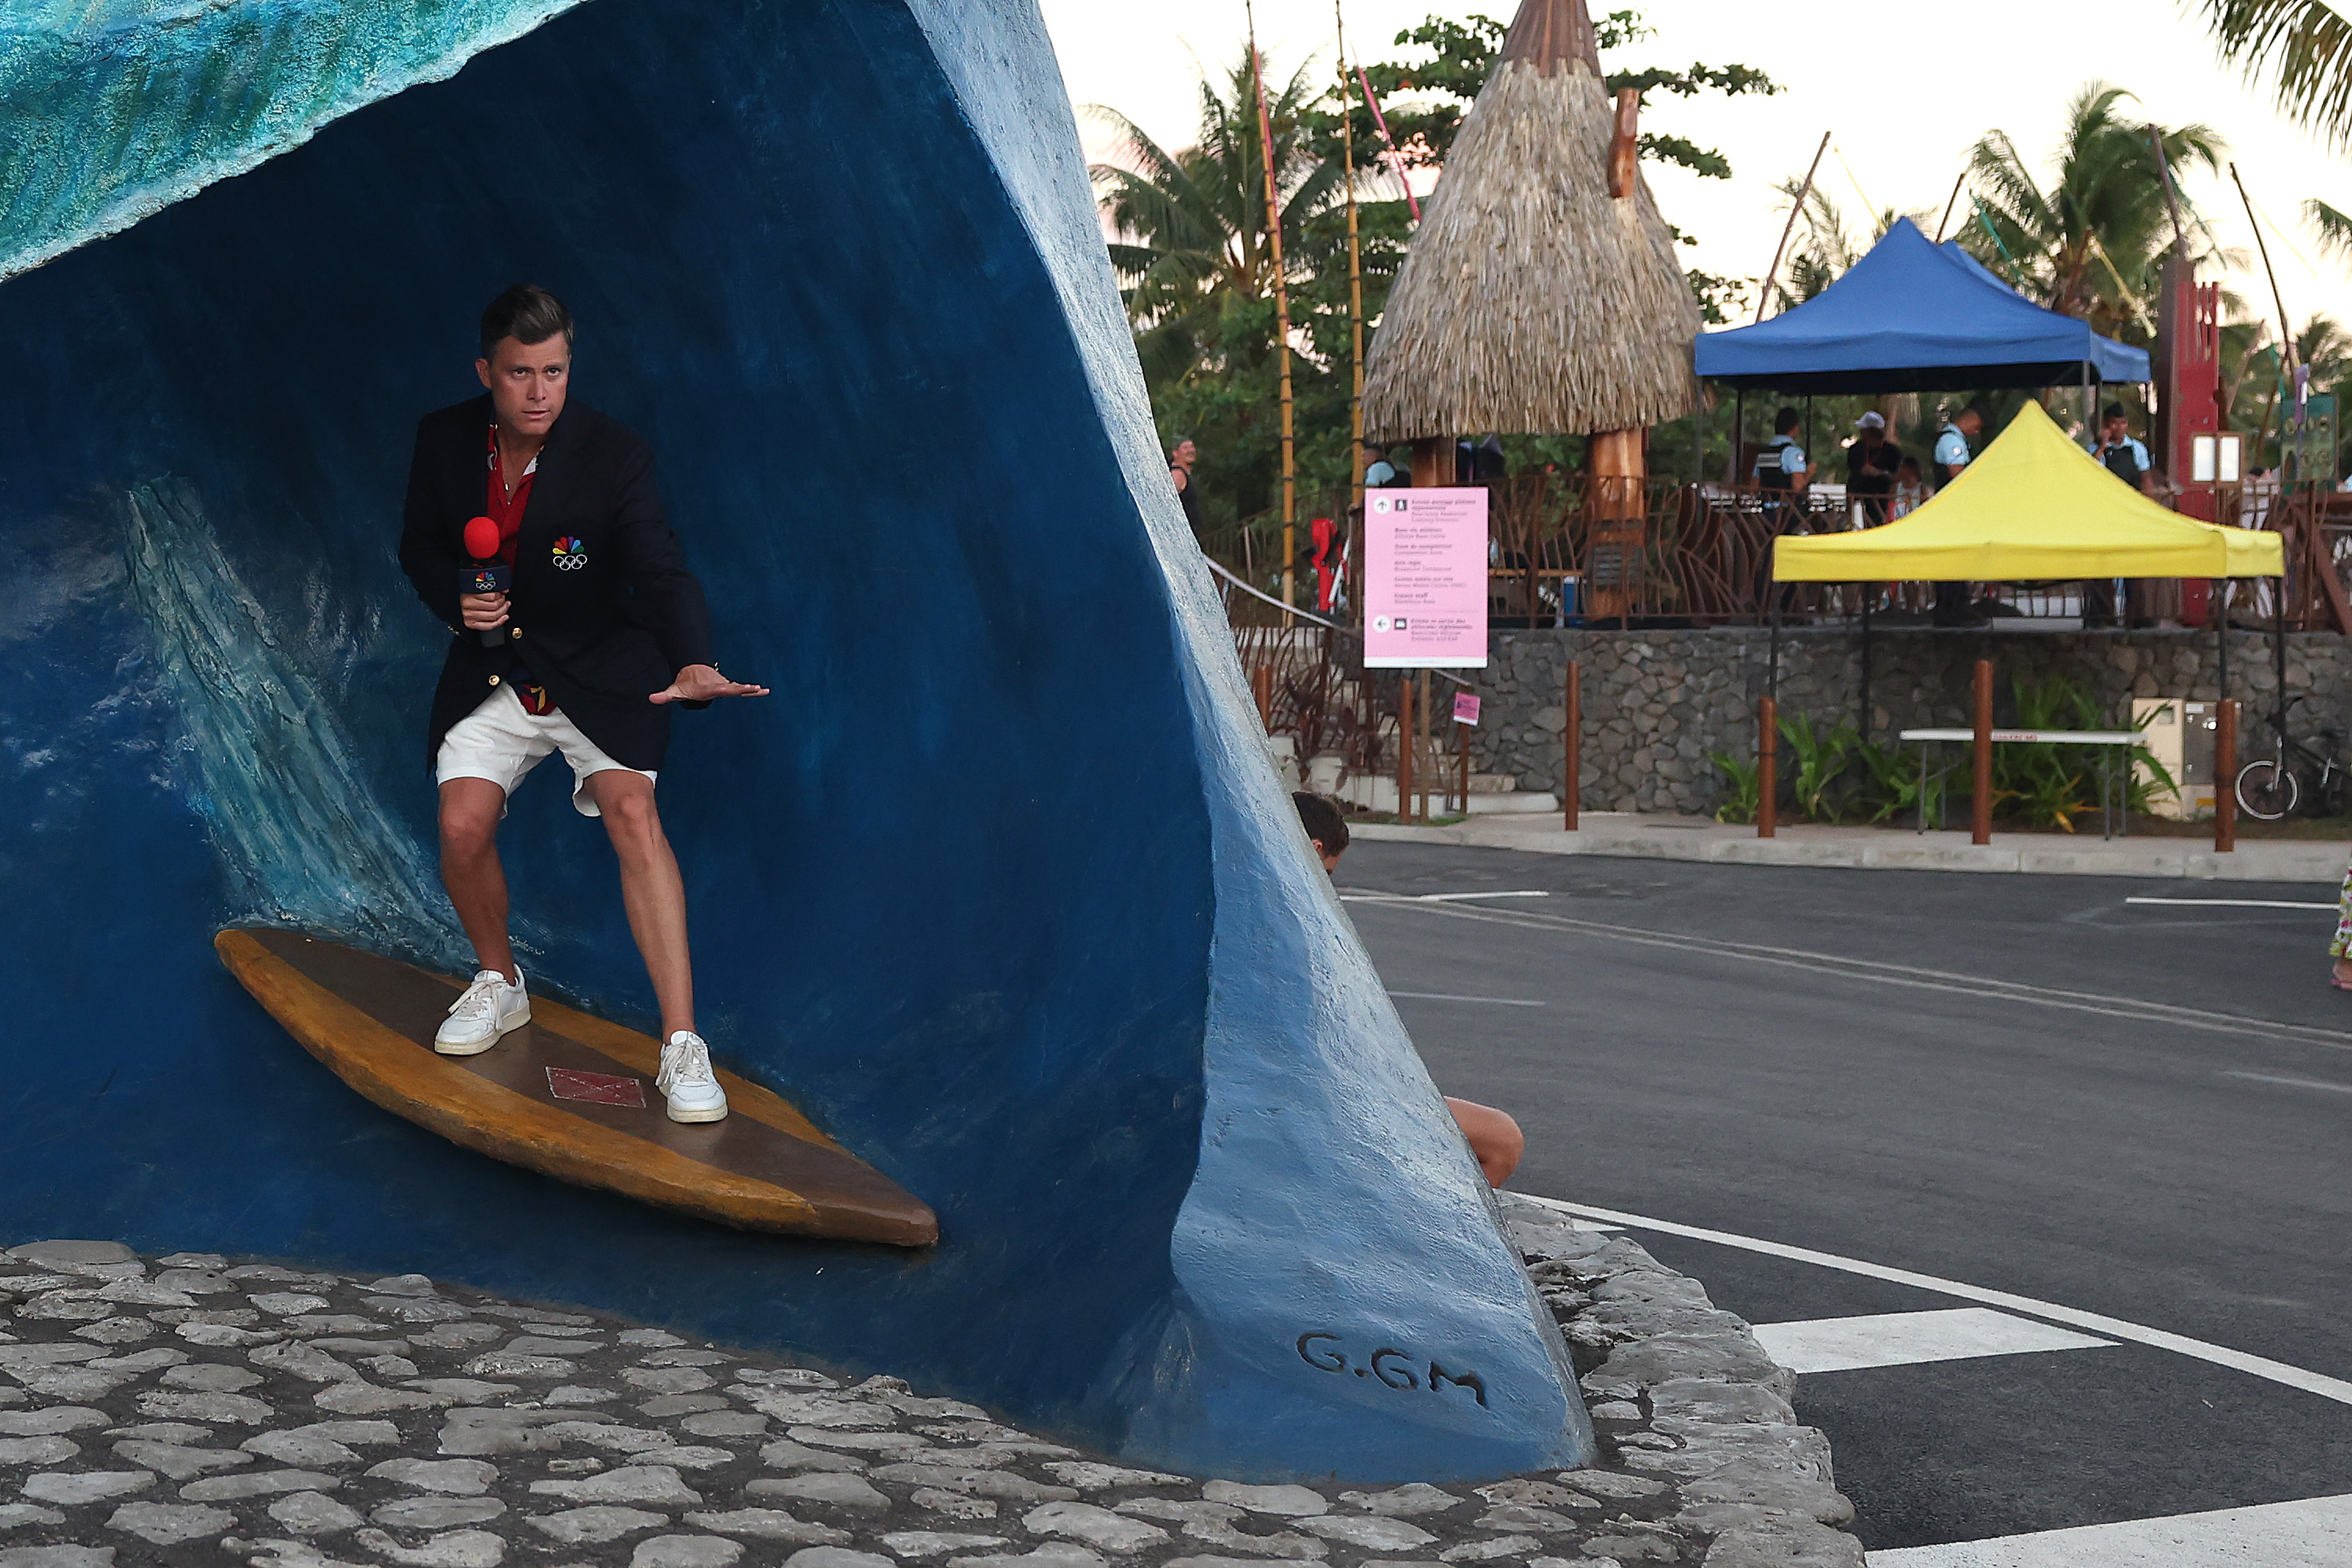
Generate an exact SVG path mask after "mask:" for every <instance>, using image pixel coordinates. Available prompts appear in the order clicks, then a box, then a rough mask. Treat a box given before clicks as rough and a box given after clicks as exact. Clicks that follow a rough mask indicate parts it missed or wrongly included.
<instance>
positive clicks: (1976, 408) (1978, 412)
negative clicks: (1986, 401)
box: [1960, 402, 1992, 425]
mask: <svg viewBox="0 0 2352 1568" xmlns="http://www.w3.org/2000/svg"><path fill="white" fill-rule="evenodd" d="M1971 414H1973V415H1975V416H1977V423H1978V424H1979V425H1990V424H1991V423H1992V411H1991V410H1990V409H1989V408H1987V407H1986V406H1985V405H1983V404H1981V403H1975V402H1971V403H1970V404H1969V405H1968V406H1967V407H1966V408H1963V409H1961V410H1960V417H1961V418H1963V419H1965V418H1967V417H1968V416H1969V415H1971Z"/></svg>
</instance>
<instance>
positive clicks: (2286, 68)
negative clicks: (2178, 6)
mask: <svg viewBox="0 0 2352 1568" xmlns="http://www.w3.org/2000/svg"><path fill="white" fill-rule="evenodd" d="M2198 8H2199V9H2200V11H2202V12H2203V13H2204V16H2205V24H2206V26H2207V27H2208V28H2209V29H2210V31H2211V32H2212V35H2213V42H2214V45H2215V47H2217V48H2218V49H2219V51H2220V53H2221V58H2222V60H2223V61H2224V62H2225V63H2227V64H2229V65H2232V66H2235V67H2237V68H2238V69H2239V70H2240V71H2242V72H2243V73H2244V74H2245V76H2246V77H2247V78H2248V79H2250V80H2252V81H2255V82H2258V83H2262V84H2264V85H2267V86H2268V87H2269V88H2270V89H2271V94H2272V97H2273V99H2275V100H2276V101H2277V103H2278V106H2279V109H2280V110H2281V111H2282V112H2284V114H2285V115H2286V116H2287V117H2288V118H2289V119H2291V120H2294V121H2296V122H2297V123H2299V124H2301V125H2302V126H2304V127H2305V129H2306V130H2309V131H2312V132H2315V133H2317V134H2318V135H2320V136H2322V137H2324V138H2326V140H2328V141H2329V142H2333V143H2335V144H2336V146H2338V147H2343V146H2346V145H2347V144H2352V22H2347V20H2346V19H2345V17H2344V16H2343V15H2342V14H2341V13H2339V12H2338V11H2336V8H2335V7H2334V6H2332V5H2323V4H2322V3H2321V0H2200V4H2199V7H2198Z"/></svg>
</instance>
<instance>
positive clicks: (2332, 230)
mask: <svg viewBox="0 0 2352 1568" xmlns="http://www.w3.org/2000/svg"><path fill="white" fill-rule="evenodd" d="M2303 221H2304V223H2305V226H2308V227H2309V228H2310V230H2311V232H2312V234H2313V236H2314V237H2315V238H2316V239H2317V240H2318V241H2319V249H2320V253H2321V254H2322V255H2324V256H2330V257H2333V258H2336V260H2338V261H2346V262H2352V213H2347V212H2344V211H2343V210H2341V209H2340V208H2336V207H2332V206H2330V205H2327V204H2326V202H2323V201H2321V200H2320V199H2319V198H2318V197H2317V196H2314V197H2312V198H2311V199H2310V200H2309V201H2307V202H2305V203H2304V204H2303Z"/></svg>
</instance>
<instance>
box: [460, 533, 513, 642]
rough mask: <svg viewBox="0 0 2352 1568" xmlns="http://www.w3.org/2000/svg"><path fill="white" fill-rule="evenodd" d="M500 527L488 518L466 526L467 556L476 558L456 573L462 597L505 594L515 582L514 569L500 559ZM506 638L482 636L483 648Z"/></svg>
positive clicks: (492, 633)
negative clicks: (465, 595) (464, 595)
mask: <svg viewBox="0 0 2352 1568" xmlns="http://www.w3.org/2000/svg"><path fill="white" fill-rule="evenodd" d="M499 543H500V541H499V525H498V524H497V523H496V522H494V521H491V520H490V519H488V518H487V517H478V518H475V519H474V520H473V521H470V522H468V523H467V524H466V553H467V554H468V555H470V556H472V557H473V558H474V563H473V564H472V565H471V566H467V567H462V568H460V569H459V571H458V573H457V583H458V586H457V592H459V593H460V594H503V593H505V592H506V591H507V588H508V587H509V584H512V582H513V581H514V568H513V567H511V566H509V565H508V564H507V563H505V562H503V561H500V560H499ZM505 640H506V639H505V638H504V637H500V636H499V634H498V632H497V631H496V630H490V631H486V632H484V633H482V646H483V647H499V645H500V644H501V643H503V642H504V641H505Z"/></svg>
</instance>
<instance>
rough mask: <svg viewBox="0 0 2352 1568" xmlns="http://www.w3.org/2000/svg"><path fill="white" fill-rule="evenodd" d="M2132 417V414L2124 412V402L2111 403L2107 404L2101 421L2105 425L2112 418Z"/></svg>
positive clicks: (2100, 418) (2100, 417)
mask: <svg viewBox="0 0 2352 1568" xmlns="http://www.w3.org/2000/svg"><path fill="white" fill-rule="evenodd" d="M2130 417H2131V416H2130V415H2128V414H2126V413H2125V412H2124V405H2122V404H2120V403H2110V404H2108V405H2107V408H2106V412H2105V413H2104V414H2102V415H2100V416H2099V423H2100V424H2102V425H2104V424H2105V423H2106V422H2107V421H2108V420H2110V419H2128V418H2130Z"/></svg>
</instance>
